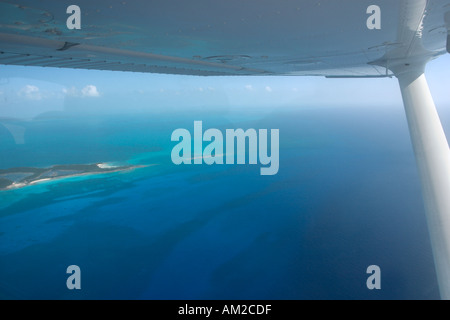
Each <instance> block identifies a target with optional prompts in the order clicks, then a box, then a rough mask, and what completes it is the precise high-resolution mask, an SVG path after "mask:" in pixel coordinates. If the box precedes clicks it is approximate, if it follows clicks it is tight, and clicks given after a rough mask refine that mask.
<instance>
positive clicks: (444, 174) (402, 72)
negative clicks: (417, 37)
mask: <svg viewBox="0 0 450 320" xmlns="http://www.w3.org/2000/svg"><path fill="white" fill-rule="evenodd" d="M425 65H426V63H418V65H409V64H404V65H403V66H402V67H400V68H397V69H396V70H395V73H396V76H397V78H398V80H399V84H400V89H401V91H402V96H403V102H404V106H405V111H406V116H407V118H408V125H409V131H410V134H411V141H412V144H413V147H414V153H415V156H416V161H417V166H418V169H419V174H420V178H421V183H422V189H423V197H424V203H425V210H426V215H427V223H428V230H429V234H430V239H431V245H432V248H433V256H434V263H435V268H436V274H437V280H438V283H439V291H440V294H441V298H442V299H445V300H450V149H449V146H448V142H447V139H446V137H445V133H444V130H443V128H442V125H441V121H440V119H439V115H438V113H437V110H436V107H435V104H434V102H433V97H432V96H431V93H430V90H429V88H428V83H427V80H426V78H425V74H424V70H425Z"/></svg>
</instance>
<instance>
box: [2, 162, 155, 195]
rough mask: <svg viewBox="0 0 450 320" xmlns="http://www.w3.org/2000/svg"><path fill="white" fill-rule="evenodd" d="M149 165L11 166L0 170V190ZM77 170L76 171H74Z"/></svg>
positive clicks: (129, 169)
mask: <svg viewBox="0 0 450 320" xmlns="http://www.w3.org/2000/svg"><path fill="white" fill-rule="evenodd" d="M150 166H151V165H128V166H112V165H108V164H106V163H95V164H88V165H79V164H75V165H54V166H52V167H49V168H28V167H27V168H12V169H3V170H0V178H1V179H2V180H6V181H9V182H10V183H9V184H8V182H5V181H3V186H1V185H0V191H8V190H15V189H21V188H24V187H27V186H31V185H36V184H40V183H46V182H50V181H56V180H61V179H66V178H74V177H82V176H88V175H100V174H106V173H115V172H121V171H123V172H125V171H131V170H135V169H139V168H145V167H150ZM74 171H77V172H74ZM68 172H70V173H68ZM21 174H28V175H27V176H26V177H25V178H23V179H18V180H10V179H8V178H4V177H5V176H6V177H8V176H14V175H21Z"/></svg>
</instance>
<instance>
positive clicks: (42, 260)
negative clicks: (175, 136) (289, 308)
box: [0, 106, 439, 299]
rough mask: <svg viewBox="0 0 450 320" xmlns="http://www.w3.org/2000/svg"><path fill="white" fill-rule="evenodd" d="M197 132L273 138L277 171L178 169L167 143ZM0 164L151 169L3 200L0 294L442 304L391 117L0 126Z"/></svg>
mask: <svg viewBox="0 0 450 320" xmlns="http://www.w3.org/2000/svg"><path fill="white" fill-rule="evenodd" d="M196 120H201V121H203V128H204V130H206V129H208V128H217V129H220V130H225V129H228V128H229V129H235V128H242V129H244V130H245V129H249V128H254V129H269V130H270V129H279V130H280V169H279V172H278V174H277V175H274V176H261V175H260V174H259V170H260V165H213V166H207V165H190V166H189V165H181V166H175V165H174V164H173V163H172V162H171V157H170V153H171V148H172V147H173V146H174V145H175V144H176V143H175V142H171V141H170V136H171V133H172V132H173V130H175V129H177V128H186V129H188V130H190V131H191V132H192V130H193V124H194V121H196ZM0 154H1V158H0V168H1V169H8V168H15V167H25V166H26V167H50V166H53V165H59V164H92V163H110V164H116V165H129V164H132V165H149V166H148V167H144V168H138V169H135V170H132V171H127V172H113V173H107V174H102V175H90V176H80V177H71V178H67V179H61V180H55V181H51V182H47V183H40V184H36V185H32V186H27V187H24V188H20V189H14V190H7V191H0V199H1V201H0V298H4V299H12V298H21V299H22V298H23V299H82V298H85V299H436V298H438V297H439V295H438V287H437V282H436V276H435V272H434V264H433V258H432V253H431V247H430V242H429V238H428V231H427V226H426V221H425V214H424V209H423V203H422V200H421V190H420V184H419V178H418V174H417V172H416V167H415V161H414V156H413V153H412V147H411V143H410V141H409V135H408V129H407V125H406V120H405V116H404V113H403V110H402V107H401V106H396V107H392V108H383V109H380V108H375V107H374V108H367V107H365V108H344V109H339V108H301V109H287V108H284V109H278V110H277V109H276V108H274V109H273V110H272V111H271V112H270V113H263V114H261V113H258V112H256V111H248V112H244V111H238V109H236V110H234V111H226V110H222V111H220V112H216V113H214V112H209V111H208V112H206V111H201V110H196V111H189V110H185V111H183V112H178V113H169V112H168V113H164V112H161V113H158V114H138V115H137V114H136V115H130V114H129V115H115V116H112V115H109V116H105V115H103V116H100V115H97V116H96V115H89V116H83V117H81V116H69V115H65V114H58V115H47V116H42V117H38V118H35V119H33V120H27V121H21V120H13V119H9V120H1V121H0ZM69 265H78V266H79V267H80V268H81V281H82V282H81V286H82V289H81V290H75V291H70V290H68V289H67V288H66V279H67V277H68V275H67V274H66V268H67V267H68V266H69ZM370 265H378V266H380V268H381V272H382V274H381V281H382V282H381V284H382V290H379V291H370V290H368V289H367V287H366V280H367V278H368V276H369V275H368V274H366V269H367V267H368V266H370Z"/></svg>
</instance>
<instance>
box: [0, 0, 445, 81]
mask: <svg viewBox="0 0 450 320" xmlns="http://www.w3.org/2000/svg"><path fill="white" fill-rule="evenodd" d="M71 4H72V1H50V0H42V1H35V0H21V1H2V2H0V17H1V18H0V64H12V65H27V66H43V67H61V68H80V69H96V70H117V71H136V72H154V73H166V74H185V75H202V76H208V75H211V76H216V75H304V76H306V75H317V76H329V77H386V76H392V75H393V73H392V72H391V71H390V64H391V63H395V61H397V60H402V61H404V60H405V59H414V58H415V56H420V57H421V58H423V57H426V59H433V58H434V57H436V56H438V55H441V54H443V53H445V52H446V45H447V43H446V42H447V34H448V31H447V30H448V29H450V25H449V23H447V24H446V18H445V15H446V13H447V12H450V0H413V1H412V0H398V1H393V0H377V1H373V0H370V1H369V0H284V1H274V0H245V1H242V0H227V1H211V0H189V1H188V0H186V1H177V0H151V1H124V0H112V1H111V0H110V1H99V0H97V1H86V0H77V1H76V5H78V6H79V7H80V9H81V20H80V21H81V29H73V30H69V29H68V27H67V25H66V21H67V19H68V18H69V17H70V14H68V13H67V12H66V9H67V7H68V6H69V5H71ZM371 5H377V6H378V7H379V8H380V11H381V15H380V27H381V29H369V28H368V27H367V20H368V19H369V18H370V17H371V14H370V13H369V14H368V13H367V9H368V7H369V6H371ZM449 15H450V13H447V17H448V16H449ZM449 20H450V19H449V18H447V21H449Z"/></svg>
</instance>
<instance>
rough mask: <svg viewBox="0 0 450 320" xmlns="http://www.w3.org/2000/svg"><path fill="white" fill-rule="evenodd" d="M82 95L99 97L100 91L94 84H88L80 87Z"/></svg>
mask: <svg viewBox="0 0 450 320" xmlns="http://www.w3.org/2000/svg"><path fill="white" fill-rule="evenodd" d="M81 96H82V97H100V93H99V92H98V90H97V87H96V86H94V85H88V86H86V87H84V88H83V89H81Z"/></svg>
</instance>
